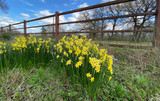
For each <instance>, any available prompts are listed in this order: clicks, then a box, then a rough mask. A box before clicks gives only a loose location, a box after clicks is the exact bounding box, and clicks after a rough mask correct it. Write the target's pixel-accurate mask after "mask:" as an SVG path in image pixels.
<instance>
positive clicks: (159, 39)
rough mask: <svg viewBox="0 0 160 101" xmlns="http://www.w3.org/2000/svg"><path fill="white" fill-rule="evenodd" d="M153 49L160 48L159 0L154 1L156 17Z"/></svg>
mask: <svg viewBox="0 0 160 101" xmlns="http://www.w3.org/2000/svg"><path fill="white" fill-rule="evenodd" d="M155 29H156V33H155V43H154V46H155V47H160V0H156V17H155Z"/></svg>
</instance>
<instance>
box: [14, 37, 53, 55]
mask: <svg viewBox="0 0 160 101" xmlns="http://www.w3.org/2000/svg"><path fill="white" fill-rule="evenodd" d="M50 42H51V38H48V39H47V40H42V38H36V37H34V36H33V35H29V37H28V38H25V37H24V36H20V37H16V38H15V42H13V43H12V45H11V46H12V49H13V50H24V51H25V49H27V48H31V47H34V48H35V51H36V52H37V53H39V51H40V49H42V48H43V49H44V48H46V49H47V52H49V48H50Z"/></svg>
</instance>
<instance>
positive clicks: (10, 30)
mask: <svg viewBox="0 0 160 101" xmlns="http://www.w3.org/2000/svg"><path fill="white" fill-rule="evenodd" d="M11 31H12V29H11V25H10V24H9V32H11Z"/></svg>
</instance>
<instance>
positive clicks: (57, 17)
mask: <svg viewBox="0 0 160 101" xmlns="http://www.w3.org/2000/svg"><path fill="white" fill-rule="evenodd" d="M55 17H56V19H55V20H56V22H55V34H56V42H58V41H59V12H56V15H55Z"/></svg>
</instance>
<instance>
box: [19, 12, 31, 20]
mask: <svg viewBox="0 0 160 101" xmlns="http://www.w3.org/2000/svg"><path fill="white" fill-rule="evenodd" d="M21 15H22V16H23V17H24V19H28V18H29V17H30V16H29V14H25V13H21Z"/></svg>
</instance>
